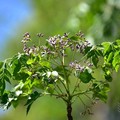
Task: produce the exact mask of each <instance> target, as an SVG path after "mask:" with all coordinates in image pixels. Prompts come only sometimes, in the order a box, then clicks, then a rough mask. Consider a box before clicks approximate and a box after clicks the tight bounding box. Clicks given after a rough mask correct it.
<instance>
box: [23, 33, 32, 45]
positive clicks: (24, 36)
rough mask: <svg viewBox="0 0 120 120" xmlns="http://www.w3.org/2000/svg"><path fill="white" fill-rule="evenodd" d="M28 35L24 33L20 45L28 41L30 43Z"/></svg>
mask: <svg viewBox="0 0 120 120" xmlns="http://www.w3.org/2000/svg"><path fill="white" fill-rule="evenodd" d="M30 40H31V39H30V34H29V33H28V32H26V33H25V34H24V35H23V40H22V41H21V42H22V43H26V42H28V41H30Z"/></svg>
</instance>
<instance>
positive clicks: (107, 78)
mask: <svg viewBox="0 0 120 120" xmlns="http://www.w3.org/2000/svg"><path fill="white" fill-rule="evenodd" d="M104 76H105V79H106V80H107V81H108V82H111V81H112V76H111V75H110V74H105V75H104Z"/></svg>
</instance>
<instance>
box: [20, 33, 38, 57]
mask: <svg viewBox="0 0 120 120" xmlns="http://www.w3.org/2000/svg"><path fill="white" fill-rule="evenodd" d="M30 40H31V37H30V34H29V33H28V32H26V33H25V34H24V35H23V40H22V41H21V42H22V43H23V51H24V52H25V53H26V54H27V55H30V54H31V53H35V52H36V51H38V47H37V46H35V45H33V46H32V47H28V46H27V42H29V41H30Z"/></svg>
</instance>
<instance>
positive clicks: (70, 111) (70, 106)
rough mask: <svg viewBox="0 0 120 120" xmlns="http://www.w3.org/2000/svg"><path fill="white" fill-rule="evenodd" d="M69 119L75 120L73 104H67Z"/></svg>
mask: <svg viewBox="0 0 120 120" xmlns="http://www.w3.org/2000/svg"><path fill="white" fill-rule="evenodd" d="M67 118H68V120H73V117H72V105H71V102H69V103H67Z"/></svg>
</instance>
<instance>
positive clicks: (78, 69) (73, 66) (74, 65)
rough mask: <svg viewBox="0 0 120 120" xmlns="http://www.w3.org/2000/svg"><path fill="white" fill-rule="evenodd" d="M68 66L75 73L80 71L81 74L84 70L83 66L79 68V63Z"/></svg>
mask: <svg viewBox="0 0 120 120" xmlns="http://www.w3.org/2000/svg"><path fill="white" fill-rule="evenodd" d="M69 66H70V67H71V68H73V69H75V70H76V71H80V72H83V71H84V70H85V66H81V65H80V64H79V63H77V62H76V61H75V62H71V63H70V64H69Z"/></svg>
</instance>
